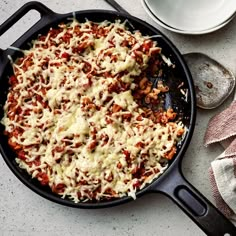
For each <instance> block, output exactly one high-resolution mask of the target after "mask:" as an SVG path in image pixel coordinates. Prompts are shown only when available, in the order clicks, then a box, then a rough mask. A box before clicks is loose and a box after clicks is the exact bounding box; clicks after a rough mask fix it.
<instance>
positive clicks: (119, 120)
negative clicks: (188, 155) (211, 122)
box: [2, 20, 184, 202]
mask: <svg viewBox="0 0 236 236" xmlns="http://www.w3.org/2000/svg"><path fill="white" fill-rule="evenodd" d="M146 42H151V40H150V39H149V38H148V37H144V36H142V35H141V33H140V32H138V31H136V32H134V33H131V32H130V31H128V30H127V29H126V27H125V24H121V23H120V22H115V23H110V22H107V21H104V22H102V23H99V24H95V23H92V22H90V21H86V22H85V23H79V22H77V21H76V20H73V22H72V23H70V24H68V25H65V24H61V25H60V27H59V30H54V29H51V30H50V31H49V33H48V34H47V35H46V36H40V37H39V39H37V40H35V41H33V42H32V47H31V48H30V49H29V50H24V57H23V58H21V59H20V60H18V61H17V62H15V63H14V64H13V68H14V73H15V77H14V79H15V80H16V81H15V82H14V81H10V82H11V85H12V86H11V88H10V91H9V94H8V100H7V102H6V104H5V107H4V109H5V115H4V117H3V119H2V124H4V125H5V129H6V132H7V134H8V135H9V140H10V143H11V146H12V147H13V148H14V149H15V150H16V152H17V153H18V156H17V158H16V161H17V163H18V164H19V166H20V167H21V168H23V169H26V171H27V172H28V173H29V174H31V175H32V177H33V178H37V179H38V180H39V181H40V182H41V183H42V184H45V185H49V186H50V187H51V188H52V190H53V191H54V192H56V193H58V194H60V195H61V196H62V197H69V198H71V199H72V200H73V201H74V202H79V201H88V200H98V201H99V200H101V199H110V198H114V197H122V196H126V195H129V196H132V197H133V198H135V193H136V191H137V190H138V189H141V188H143V187H144V186H145V185H146V184H148V183H150V182H152V181H153V179H154V178H156V177H158V176H159V175H160V174H161V173H163V171H164V170H165V168H166V167H167V162H168V160H167V159H166V158H165V155H166V153H168V152H170V151H171V150H172V148H173V147H174V146H176V144H177V142H178V141H179V140H180V139H181V137H180V136H179V135H178V131H179V130H181V129H183V128H184V126H183V124H182V123H181V122H169V123H167V124H165V125H163V124H160V123H154V122H153V121H152V120H151V119H149V118H146V117H142V119H139V117H140V115H141V114H143V113H144V110H143V109H142V107H140V105H139V104H138V103H137V102H136V101H135V99H134V97H133V95H132V90H133V89H134V88H135V86H136V84H135V78H136V77H138V76H140V75H141V74H142V72H143V71H144V70H145V69H146V68H147V66H148V62H149V59H150V57H151V52H153V51H159V52H160V51H161V49H160V48H158V47H157V45H156V43H155V42H152V44H151V46H150V48H149V49H147V51H144V49H143V47H142V45H144V44H145V43H146ZM137 58H139V60H141V62H140V61H138V60H137ZM168 63H169V62H168ZM117 84H118V87H119V86H120V87H119V89H116V87H117ZM116 108H118V109H116Z"/></svg>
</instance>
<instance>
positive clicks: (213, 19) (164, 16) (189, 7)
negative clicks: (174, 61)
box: [142, 0, 236, 34]
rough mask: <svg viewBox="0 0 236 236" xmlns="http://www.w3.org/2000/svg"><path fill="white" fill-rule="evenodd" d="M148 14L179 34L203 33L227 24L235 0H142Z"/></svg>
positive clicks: (235, 2) (235, 8)
mask: <svg viewBox="0 0 236 236" xmlns="http://www.w3.org/2000/svg"><path fill="white" fill-rule="evenodd" d="M142 3H143V7H144V9H145V10H146V11H147V13H148V14H149V15H150V17H151V18H152V19H153V20H154V21H155V22H157V23H158V24H159V25H161V26H162V27H164V28H166V29H168V30H171V31H174V32H177V33H182V34H205V33H210V32H212V31H215V30H217V29H219V28H221V27H223V26H224V25H226V24H227V23H229V22H230V21H231V20H232V19H233V17H234V16H235V14H236V0H175V1H173V0H164V1H163V0H142Z"/></svg>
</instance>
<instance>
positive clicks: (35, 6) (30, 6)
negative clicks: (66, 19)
mask: <svg viewBox="0 0 236 236" xmlns="http://www.w3.org/2000/svg"><path fill="white" fill-rule="evenodd" d="M30 10H36V11H38V12H39V13H40V15H41V18H42V17H45V16H48V15H50V14H53V13H54V12H53V11H52V10H50V9H49V8H47V7H46V6H45V5H43V4H42V3H40V2H36V1H32V2H28V3H26V4H25V5H23V6H22V7H21V8H20V9H19V10H17V11H16V12H15V13H14V14H13V15H12V16H10V17H9V18H8V19H7V20H6V21H5V22H4V23H3V24H1V25H0V36H1V35H2V34H4V33H5V32H6V31H7V30H8V29H9V28H10V27H11V26H13V25H14V24H15V23H16V22H17V21H18V20H20V19H21V18H22V17H23V16H24V15H25V14H26V13H27V12H29V11H30Z"/></svg>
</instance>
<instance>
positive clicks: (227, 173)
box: [204, 94, 236, 220]
mask: <svg viewBox="0 0 236 236" xmlns="http://www.w3.org/2000/svg"><path fill="white" fill-rule="evenodd" d="M217 142H220V143H221V144H222V146H223V147H224V148H225V151H224V152H223V153H222V154H221V155H220V156H218V157H217V158H216V159H215V160H214V161H212V163H211V167H210V169H209V175H210V183H211V186H212V192H213V197H214V199H215V202H216V206H217V207H218V209H219V210H220V211H221V212H222V213H223V214H224V215H225V216H226V217H228V218H230V219H232V220H236V94H235V97H234V101H233V102H232V103H231V105H230V106H229V107H228V108H226V109H225V110H224V111H222V112H221V113H220V114H218V115H216V116H214V117H212V118H211V119H210V121H209V124H208V128H207V130H206V133H205V139H204V143H205V146H207V145H209V144H212V143H217Z"/></svg>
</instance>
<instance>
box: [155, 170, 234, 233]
mask: <svg viewBox="0 0 236 236" xmlns="http://www.w3.org/2000/svg"><path fill="white" fill-rule="evenodd" d="M170 178H171V179H172V181H170ZM153 190H154V191H155V190H156V191H159V192H161V193H164V194H165V195H167V196H169V197H170V198H171V199H172V200H173V201H174V202H175V203H177V205H178V206H179V207H180V208H181V209H182V210H183V211H184V212H185V213H186V214H187V215H188V216H189V217H190V218H191V219H192V220H193V221H194V222H195V223H196V224H197V225H198V226H199V227H200V228H201V229H202V230H203V231H204V232H205V233H206V234H207V235H212V236H235V235H236V227H235V226H234V225H233V224H232V223H231V222H230V221H229V220H228V219H227V218H226V217H225V216H224V215H223V214H222V213H221V212H220V211H219V210H218V209H217V208H216V207H214V206H213V204H212V203H210V201H209V200H207V199H206V198H205V197H204V196H203V195H202V194H201V193H200V192H199V191H198V190H197V189H195V188H194V187H193V186H192V185H191V184H190V183H188V181H187V180H186V179H185V178H184V177H183V175H182V173H180V172H179V170H178V169H177V170H176V169H174V172H171V175H168V176H167V178H165V179H164V180H163V181H162V182H161V183H159V184H158V186H157V187H156V189H155V186H154V188H153Z"/></svg>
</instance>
